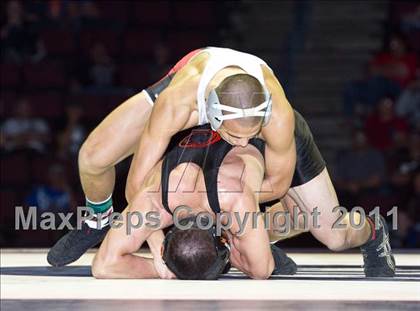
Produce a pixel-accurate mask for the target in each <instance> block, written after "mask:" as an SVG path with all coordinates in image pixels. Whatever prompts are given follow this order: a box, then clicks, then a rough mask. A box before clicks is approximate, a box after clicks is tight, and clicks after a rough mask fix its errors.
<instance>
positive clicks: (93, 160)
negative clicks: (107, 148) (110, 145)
mask: <svg viewBox="0 0 420 311" xmlns="http://www.w3.org/2000/svg"><path fill="white" fill-rule="evenodd" d="M102 149H103V148H102ZM78 162H79V170H80V172H83V173H87V174H92V175H95V174H101V173H102V172H104V171H105V170H106V169H108V168H109V163H107V161H106V157H105V156H104V154H103V152H101V143H100V142H99V141H98V140H97V139H96V138H92V137H90V136H89V138H88V139H87V140H86V141H85V142H84V143H83V145H82V147H81V148H80V150H79V157H78Z"/></svg>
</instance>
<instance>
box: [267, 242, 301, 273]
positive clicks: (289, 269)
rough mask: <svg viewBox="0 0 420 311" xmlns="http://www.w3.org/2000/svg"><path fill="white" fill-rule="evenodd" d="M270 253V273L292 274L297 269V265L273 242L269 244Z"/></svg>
mask: <svg viewBox="0 0 420 311" xmlns="http://www.w3.org/2000/svg"><path fill="white" fill-rule="evenodd" d="M271 253H272V254H273V258H274V264H275V267H274V270H273V273H271V275H293V274H295V273H296V271H297V265H296V263H295V262H294V261H293V259H292V258H290V257H289V256H287V255H286V253H285V252H284V251H283V250H282V249H281V248H279V247H277V246H275V245H274V244H272V245H271Z"/></svg>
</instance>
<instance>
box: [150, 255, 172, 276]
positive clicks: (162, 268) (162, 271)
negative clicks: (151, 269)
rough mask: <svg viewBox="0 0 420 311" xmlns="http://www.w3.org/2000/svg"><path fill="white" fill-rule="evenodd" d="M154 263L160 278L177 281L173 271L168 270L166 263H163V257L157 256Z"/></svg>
mask: <svg viewBox="0 0 420 311" xmlns="http://www.w3.org/2000/svg"><path fill="white" fill-rule="evenodd" d="M153 263H154V264H155V269H156V271H157V272H158V274H159V277H160V278H161V279H167V280H169V279H176V276H175V274H173V273H172V272H171V270H169V269H168V267H167V266H166V265H165V263H164V262H163V259H162V257H160V256H155V257H154V258H153Z"/></svg>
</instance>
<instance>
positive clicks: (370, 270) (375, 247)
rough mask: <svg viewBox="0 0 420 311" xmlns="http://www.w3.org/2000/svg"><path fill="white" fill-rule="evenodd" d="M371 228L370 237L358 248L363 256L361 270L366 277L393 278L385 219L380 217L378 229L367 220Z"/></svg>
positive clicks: (393, 262)
mask: <svg viewBox="0 0 420 311" xmlns="http://www.w3.org/2000/svg"><path fill="white" fill-rule="evenodd" d="M368 221H369V223H370V225H371V226H372V237H371V239H370V240H369V241H368V242H366V243H365V244H364V245H362V246H361V247H360V250H361V251H362V254H363V261H364V265H363V269H364V271H365V275H366V276H367V277H393V276H394V275H395V259H394V255H392V250H391V245H390V244H389V233H388V227H387V225H386V221H385V218H383V217H382V216H380V218H379V226H378V228H374V226H375V225H374V222H373V221H372V220H371V218H369V219H368Z"/></svg>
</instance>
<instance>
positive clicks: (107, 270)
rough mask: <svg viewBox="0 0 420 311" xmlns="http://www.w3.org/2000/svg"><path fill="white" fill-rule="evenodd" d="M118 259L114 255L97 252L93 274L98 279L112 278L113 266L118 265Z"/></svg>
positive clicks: (93, 264)
mask: <svg viewBox="0 0 420 311" xmlns="http://www.w3.org/2000/svg"><path fill="white" fill-rule="evenodd" d="M117 265H118V262H117V259H116V258H115V257H114V256H113V257H112V258H111V257H110V256H104V255H103V254H99V253H98V254H97V255H96V256H95V259H94V260H93V263H92V275H93V277H94V278H96V279H111V278H112V277H113V274H112V271H113V267H115V266H117Z"/></svg>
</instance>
